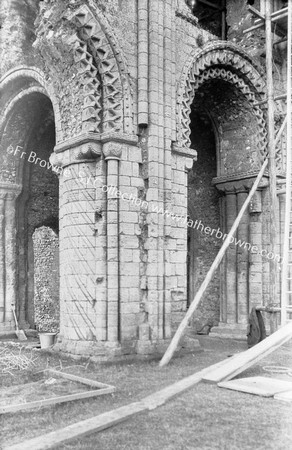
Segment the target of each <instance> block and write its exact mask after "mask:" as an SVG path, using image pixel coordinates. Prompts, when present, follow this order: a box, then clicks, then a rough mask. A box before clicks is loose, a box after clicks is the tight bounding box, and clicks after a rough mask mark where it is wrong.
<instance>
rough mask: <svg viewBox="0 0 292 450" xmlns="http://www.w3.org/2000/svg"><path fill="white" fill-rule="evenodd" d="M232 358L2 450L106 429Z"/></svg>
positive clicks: (24, 449)
mask: <svg viewBox="0 0 292 450" xmlns="http://www.w3.org/2000/svg"><path fill="white" fill-rule="evenodd" d="M233 358H235V356H233V357H232V358H228V359H225V360H223V361H220V362H218V363H216V364H213V365H212V366H210V367H207V368H205V369H203V370H201V371H199V372H196V373H194V374H193V375H190V376H189V377H186V378H183V379H182V380H180V381H177V382H176V383H174V384H172V385H170V386H168V387H166V388H164V389H161V390H160V391H158V392H155V393H154V394H152V395H149V396H147V397H145V398H144V399H143V400H141V401H139V402H135V403H130V404H129V405H126V406H122V407H121V408H117V409H114V410H112V411H109V412H106V413H103V414H100V415H99V416H95V417H92V418H91V419H87V420H83V421H81V422H77V423H74V424H71V425H69V426H67V427H65V428H61V429H60V430H57V431H53V432H51V433H47V434H45V435H42V436H39V437H36V438H34V439H30V440H28V441H25V442H21V443H20V444H15V445H12V446H9V447H4V448H3V450H32V449H33V450H45V449H51V448H54V447H56V446H57V445H61V444H66V443H68V442H71V441H73V440H74V439H77V438H78V439H80V438H82V437H85V436H89V435H90V434H92V433H97V432H99V431H102V430H105V429H107V428H110V427H112V426H114V425H117V424H119V423H121V422H123V421H125V420H127V419H129V418H130V417H132V416H134V415H136V414H139V413H141V412H143V411H147V410H153V409H155V408H157V407H159V406H161V405H163V404H164V403H165V402H166V401H168V400H170V399H172V398H174V397H175V396H177V395H179V394H180V393H182V392H184V391H186V390H187V389H190V388H191V387H193V386H195V385H196V384H197V383H199V382H200V381H201V380H202V378H203V377H204V376H205V375H207V374H208V372H209V371H213V370H214V369H216V368H219V367H221V366H222V365H225V364H226V363H227V362H229V361H230V360H231V359H233Z"/></svg>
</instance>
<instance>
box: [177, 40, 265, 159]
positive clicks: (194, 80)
mask: <svg viewBox="0 0 292 450" xmlns="http://www.w3.org/2000/svg"><path fill="white" fill-rule="evenodd" d="M210 80H223V81H225V82H227V83H229V84H231V85H233V86H234V87H235V88H236V89H237V90H238V91H239V92H240V93H241V94H242V95H243V96H244V97H245V98H246V99H247V101H248V103H249V105H250V108H251V110H252V111H253V115H254V117H255V119H256V122H257V149H258V153H259V159H260V161H262V160H263V159H264V157H265V155H266V146H267V132H266V121H265V117H264V113H263V111H262V109H261V108H260V106H259V105H258V104H257V103H258V102H259V101H260V100H261V99H262V98H263V95H264V82H263V79H262V76H261V72H260V70H259V69H258V68H257V67H256V66H255V65H254V64H253V62H252V60H251V59H250V58H249V57H248V56H247V55H245V53H243V52H242V51H241V50H239V49H238V48H237V47H236V46H235V45H232V44H229V43H226V42H222V41H221V42H218V43H214V42H212V43H211V44H208V45H207V46H205V47H204V48H203V49H201V50H195V51H194V52H193V53H192V54H191V56H190V57H189V59H188V61H187V63H186V64H185V67H184V69H183V72H182V76H181V80H180V83H179V89H178V109H177V140H178V144H179V145H180V146H181V147H190V145H191V142H190V112H191V106H192V104H193V102H194V98H195V95H196V93H197V92H198V90H199V89H200V88H201V87H202V86H203V85H204V84H206V82H208V81H210Z"/></svg>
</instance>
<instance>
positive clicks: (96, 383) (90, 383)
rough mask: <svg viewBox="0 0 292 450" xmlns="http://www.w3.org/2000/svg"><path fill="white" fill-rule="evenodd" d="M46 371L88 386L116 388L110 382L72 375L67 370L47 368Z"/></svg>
mask: <svg viewBox="0 0 292 450" xmlns="http://www.w3.org/2000/svg"><path fill="white" fill-rule="evenodd" d="M46 373H48V374H51V375H54V376H56V377H61V378H65V379H66V380H71V381H76V382H77V383H81V384H86V386H91V387H96V388H99V389H108V388H112V389H113V391H114V390H115V387H114V386H110V385H109V384H104V383H100V382H99V381H95V380H91V379H89V378H83V377H79V376H77V375H72V374H70V373H66V372H60V371H58V370H53V369H46Z"/></svg>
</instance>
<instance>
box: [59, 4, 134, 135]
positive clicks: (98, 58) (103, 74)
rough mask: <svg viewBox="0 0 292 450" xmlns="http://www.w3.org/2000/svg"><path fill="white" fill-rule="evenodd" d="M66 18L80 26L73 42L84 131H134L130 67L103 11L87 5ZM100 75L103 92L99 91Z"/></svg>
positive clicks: (72, 38)
mask: <svg viewBox="0 0 292 450" xmlns="http://www.w3.org/2000/svg"><path fill="white" fill-rule="evenodd" d="M67 18H68V20H69V21H70V22H71V23H73V24H74V25H75V26H76V27H77V33H75V34H74V35H73V36H71V38H70V42H71V43H72V44H73V48H74V59H75V62H76V63H77V65H78V72H79V73H80V74H81V75H82V79H81V81H80V82H81V84H83V87H84V93H85V96H84V102H83V114H82V129H83V131H92V132H101V131H103V132H104V133H108V132H112V131H113V132H115V133H125V134H133V132H134V126H133V107H132V95H131V88H130V81H129V76H128V69H127V66H126V63H125V59H124V57H123V55H122V51H121V49H120V47H119V45H118V42H117V40H116V38H115V36H114V33H113V31H112V28H111V27H110V25H109V24H108V23H107V21H106V19H105V18H104V16H103V15H102V13H101V12H100V11H96V10H95V11H94V13H93V12H92V11H91V10H90V8H89V7H88V6H86V5H83V6H81V7H80V8H79V9H78V10H76V11H75V12H74V13H73V14H71V15H70V16H68V17H67ZM99 76H100V78H101V85H102V93H101V92H100V91H99V83H100V82H99ZM102 109H103V118H102V125H101V123H100V122H101V110H102Z"/></svg>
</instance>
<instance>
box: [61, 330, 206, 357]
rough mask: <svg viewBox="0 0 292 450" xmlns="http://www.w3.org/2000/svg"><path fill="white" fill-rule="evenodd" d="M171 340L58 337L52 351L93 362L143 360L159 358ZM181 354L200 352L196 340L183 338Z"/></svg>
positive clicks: (180, 348)
mask: <svg viewBox="0 0 292 450" xmlns="http://www.w3.org/2000/svg"><path fill="white" fill-rule="evenodd" d="M170 342H171V340H170V339H165V340H159V341H155V342H152V341H150V340H149V341H148V340H147V341H145V340H135V341H125V342H123V343H119V342H97V341H77V340H69V339H64V338H62V337H61V336H59V337H58V340H57V343H56V344H55V345H54V347H53V350H54V351H61V352H64V353H68V354H70V355H71V356H73V357H74V356H76V357H79V358H81V357H84V358H92V359H93V360H94V361H97V362H102V361H119V360H127V359H144V358H146V359H147V357H152V358H153V357H161V356H162V355H163V354H164V353H165V351H166V350H167V348H168V346H169V344H170ZM179 351H182V352H183V353H188V352H194V351H202V348H201V346H200V343H199V341H198V339H193V338H192V339H190V338H185V339H184V340H183V341H182V343H181V345H180V346H179V347H178V350H177V352H176V353H178V352H179Z"/></svg>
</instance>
